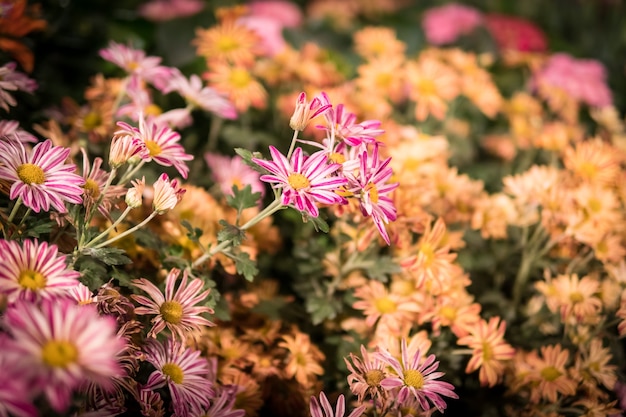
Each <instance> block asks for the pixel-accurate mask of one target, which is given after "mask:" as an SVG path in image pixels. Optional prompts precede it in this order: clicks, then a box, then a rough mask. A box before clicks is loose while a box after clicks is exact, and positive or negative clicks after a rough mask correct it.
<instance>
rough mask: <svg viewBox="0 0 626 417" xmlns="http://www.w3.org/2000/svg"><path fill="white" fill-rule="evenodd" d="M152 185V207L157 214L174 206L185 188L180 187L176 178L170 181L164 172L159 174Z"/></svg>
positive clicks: (181, 196)
mask: <svg viewBox="0 0 626 417" xmlns="http://www.w3.org/2000/svg"><path fill="white" fill-rule="evenodd" d="M152 187H153V189H154V197H153V198H152V208H153V209H154V211H156V212H157V213H159V214H163V213H165V212H166V211H169V210H171V209H173V208H174V207H176V204H178V202H179V201H180V200H181V199H182V198H183V195H184V194H185V189H184V188H181V187H180V185H179V184H178V180H172V181H170V178H169V177H168V176H167V174H165V173H163V174H161V176H160V177H159V179H158V180H156V182H155V183H154V185H153V186H152Z"/></svg>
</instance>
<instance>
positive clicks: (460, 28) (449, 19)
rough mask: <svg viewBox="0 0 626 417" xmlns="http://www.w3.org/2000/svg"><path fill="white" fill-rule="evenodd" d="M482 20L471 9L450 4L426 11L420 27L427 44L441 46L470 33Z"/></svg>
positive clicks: (477, 13) (478, 14)
mask: <svg viewBox="0 0 626 417" xmlns="http://www.w3.org/2000/svg"><path fill="white" fill-rule="evenodd" d="M482 20H483V18H482V14H481V13H480V12H479V11H478V10H476V9H474V8H473V7H469V6H464V5H462V4H458V3H450V4H446V5H445V6H440V7H433V8H431V9H429V10H427V11H426V12H425V13H424V19H423V20H422V27H423V28H424V34H425V35H426V40H428V42H430V43H432V44H433V45H443V44H446V43H450V42H454V41H456V40H457V39H458V38H459V37H461V36H462V35H466V34H468V33H470V32H471V31H473V30H474V28H476V27H477V26H478V25H480V24H481V23H482Z"/></svg>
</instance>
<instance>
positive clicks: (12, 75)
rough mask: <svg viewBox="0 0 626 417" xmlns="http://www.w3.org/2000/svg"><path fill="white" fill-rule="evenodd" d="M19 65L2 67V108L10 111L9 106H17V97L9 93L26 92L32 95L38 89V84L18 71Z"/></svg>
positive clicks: (0, 98)
mask: <svg viewBox="0 0 626 417" xmlns="http://www.w3.org/2000/svg"><path fill="white" fill-rule="evenodd" d="M16 67H17V64H16V63H15V62H9V63H8V64H5V65H3V66H1V67H0V107H2V108H3V109H4V110H6V111H9V106H15V105H17V102H16V101H15V97H13V96H12V95H11V94H9V91H18V90H20V91H26V92H27V93H32V92H33V91H35V89H36V88H37V83H36V82H35V81H34V80H32V79H30V78H28V77H27V76H26V75H25V74H23V73H21V72H19V71H16V70H15V68H16Z"/></svg>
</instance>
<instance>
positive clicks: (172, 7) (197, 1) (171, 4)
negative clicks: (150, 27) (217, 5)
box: [138, 0, 205, 22]
mask: <svg viewBox="0 0 626 417" xmlns="http://www.w3.org/2000/svg"><path fill="white" fill-rule="evenodd" d="M204 6H205V4H204V2H203V1H202V0H151V1H149V2H147V3H144V4H142V5H141V6H139V10H138V12H139V14H140V15H141V16H143V17H144V18H145V19H147V20H151V21H153V22H165V21H168V20H173V19H178V18H181V17H187V16H193V15H195V14H197V13H198V12H200V11H201V10H202V9H203V8H204Z"/></svg>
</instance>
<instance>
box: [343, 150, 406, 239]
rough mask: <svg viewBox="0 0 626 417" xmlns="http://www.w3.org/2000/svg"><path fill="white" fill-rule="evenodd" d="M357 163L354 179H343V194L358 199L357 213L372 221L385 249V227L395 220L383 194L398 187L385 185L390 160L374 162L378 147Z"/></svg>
mask: <svg viewBox="0 0 626 417" xmlns="http://www.w3.org/2000/svg"><path fill="white" fill-rule="evenodd" d="M360 162H361V163H360V166H359V173H358V176H356V177H355V176H353V175H352V174H350V175H348V174H347V175H346V176H347V179H348V181H349V183H348V186H347V190H348V191H349V192H351V193H353V195H354V196H355V197H357V198H358V199H359V202H360V206H359V207H360V209H361V213H362V214H363V215H364V216H370V217H371V218H372V220H373V221H374V224H375V225H376V227H377V228H378V231H379V232H380V235H381V236H382V237H383V239H384V240H385V242H387V244H388V245H389V244H390V240H389V234H388V233H387V230H386V229H385V225H386V224H387V223H389V222H390V221H394V220H396V217H397V216H396V207H395V205H394V203H393V200H392V199H391V198H390V197H389V196H388V195H387V194H389V193H390V192H392V191H393V190H395V189H396V188H398V185H399V183H397V182H394V183H388V182H387V181H389V179H390V178H391V176H392V175H393V170H392V169H391V167H390V166H389V163H390V162H391V158H387V159H385V160H384V161H381V160H380V159H378V146H375V147H374V151H373V152H372V154H371V155H368V152H367V151H364V152H363V153H362V154H361V155H360Z"/></svg>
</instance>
